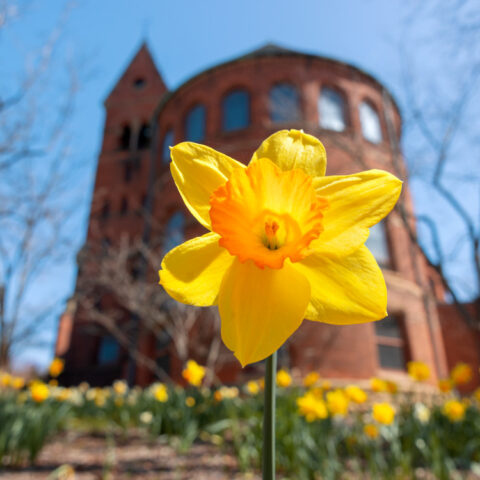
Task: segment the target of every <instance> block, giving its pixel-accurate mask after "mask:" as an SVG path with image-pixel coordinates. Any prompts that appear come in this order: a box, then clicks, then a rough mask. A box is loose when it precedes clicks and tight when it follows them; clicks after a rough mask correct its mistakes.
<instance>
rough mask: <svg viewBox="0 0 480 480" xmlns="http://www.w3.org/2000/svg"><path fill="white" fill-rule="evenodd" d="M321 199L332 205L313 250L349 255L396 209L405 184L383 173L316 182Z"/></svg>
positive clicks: (324, 179)
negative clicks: (376, 225) (373, 226)
mask: <svg viewBox="0 0 480 480" xmlns="http://www.w3.org/2000/svg"><path fill="white" fill-rule="evenodd" d="M313 185H314V187H315V190H316V192H317V195H319V196H321V197H324V198H326V199H327V201H328V205H329V207H328V209H327V210H325V212H324V218H323V227H324V230H323V232H322V234H321V235H320V237H319V238H318V239H317V240H315V241H314V242H312V243H311V248H312V249H313V250H315V251H317V252H323V253H325V254H327V255H342V256H343V255H348V254H350V253H352V252H353V251H355V250H356V249H357V248H358V247H359V246H360V245H362V244H363V243H365V241H366V240H367V238H368V234H369V231H368V228H369V227H371V226H372V225H375V224H376V223H378V222H379V221H380V220H381V219H382V218H384V217H385V216H386V215H387V214H388V213H389V212H390V210H392V208H393V207H394V205H395V202H396V201H397V200H398V197H399V196H400V192H401V190H402V182H401V181H400V180H399V179H398V178H397V177H395V176H394V175H392V174H390V173H388V172H384V171H383V170H368V171H366V172H360V173H356V174H354V175H338V176H329V177H317V178H314V179H313Z"/></svg>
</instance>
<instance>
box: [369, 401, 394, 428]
mask: <svg viewBox="0 0 480 480" xmlns="http://www.w3.org/2000/svg"><path fill="white" fill-rule="evenodd" d="M372 416H373V418H374V419H375V421H377V422H378V423H381V424H382V425H391V424H392V423H393V420H394V419H395V409H394V408H393V407H392V406H391V405H390V404H389V403H374V404H373V411H372Z"/></svg>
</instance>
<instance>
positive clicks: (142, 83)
mask: <svg viewBox="0 0 480 480" xmlns="http://www.w3.org/2000/svg"><path fill="white" fill-rule="evenodd" d="M146 84H147V81H146V80H145V79H144V78H141V77H139V78H136V79H135V80H134V82H133V86H134V87H135V88H136V89H137V90H141V89H142V88H143V87H144V86H145V85H146Z"/></svg>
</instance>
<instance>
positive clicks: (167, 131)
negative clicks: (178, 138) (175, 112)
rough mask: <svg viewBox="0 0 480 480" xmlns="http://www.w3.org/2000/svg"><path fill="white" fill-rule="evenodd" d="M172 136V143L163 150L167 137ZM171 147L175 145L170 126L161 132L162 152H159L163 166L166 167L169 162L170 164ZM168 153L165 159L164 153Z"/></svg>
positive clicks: (172, 129)
mask: <svg viewBox="0 0 480 480" xmlns="http://www.w3.org/2000/svg"><path fill="white" fill-rule="evenodd" d="M170 134H171V136H172V143H171V145H168V146H167V147H166V148H165V145H166V140H167V137H168V135H170ZM173 145H175V130H174V128H173V127H172V126H169V127H168V128H166V129H165V131H164V132H163V137H162V150H161V160H162V164H163V165H167V164H168V163H169V162H170V148H169V147H173ZM166 152H168V156H167V157H166V156H165V153H166Z"/></svg>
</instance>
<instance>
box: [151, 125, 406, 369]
mask: <svg viewBox="0 0 480 480" xmlns="http://www.w3.org/2000/svg"><path fill="white" fill-rule="evenodd" d="M171 156H172V163H171V172H172V176H173V178H174V180H175V183H176V185H177V188H178V190H179V192H180V194H181V196H182V198H183V200H184V202H185V204H186V206H187V207H188V209H189V210H190V212H191V213H192V214H193V215H194V217H195V218H196V219H197V220H198V221H199V222H200V223H201V224H202V225H203V226H204V227H206V228H207V229H208V230H210V232H209V233H207V234H205V235H203V236H201V237H197V238H194V239H192V240H189V241H187V242H185V243H183V244H182V245H180V246H178V247H176V248H175V249H173V250H172V251H170V252H169V253H168V254H167V255H166V256H165V258H164V259H163V261H162V265H161V270H160V272H159V274H160V283H161V285H162V286H163V287H164V288H165V290H166V291H167V292H168V293H169V294H170V295H171V296H172V297H173V298H174V299H176V300H178V301H179V302H182V303H187V304H193V305H197V306H210V305H218V309H219V312H220V317H221V320H222V328H221V333H222V339H223V341H224V343H225V345H226V346H227V347H228V348H229V349H230V350H232V351H233V352H234V354H235V356H236V357H237V358H238V360H239V361H240V363H241V364H242V366H245V365H247V364H249V363H254V362H257V361H260V360H262V359H264V358H266V357H268V356H269V355H271V354H272V353H273V352H275V351H276V350H278V348H279V347H280V346H281V345H282V344H283V343H284V342H285V341H286V340H287V339H288V338H289V337H290V335H292V334H293V332H294V331H295V330H296V329H297V328H298V327H299V326H300V324H301V323H302V320H303V319H304V318H307V319H308V320H314V321H319V322H326V323H332V324H336V325H345V324H353V323H363V322H370V321H373V320H378V319H380V318H383V317H385V316H386V303H387V293H386V287H385V281H384V279H383V275H382V272H381V270H380V268H379V267H378V265H377V263H376V261H375V259H374V258H373V256H372V254H371V253H370V252H369V251H368V249H367V248H366V247H365V245H364V243H365V241H366V239H367V237H368V233H369V227H371V226H372V225H374V224H376V223H377V222H379V221H380V220H381V219H382V218H383V217H385V216H386V215H387V214H388V213H389V212H390V210H391V209H392V208H393V206H394V204H395V202H396V201H397V199H398V196H399V195H400V190H401V182H400V180H398V179H397V178H396V177H394V176H393V175H391V174H389V173H387V172H383V171H381V170H370V171H367V172H361V173H357V174H354V175H346V176H332V177H326V176H324V175H325V168H326V154H325V149H324V147H323V145H322V143H321V142H320V141H319V140H317V139H316V138H314V137H312V136H311V135H307V134H305V133H303V132H300V131H298V130H291V131H287V130H283V131H280V132H277V133H275V134H273V135H272V136H270V137H269V138H267V139H266V140H265V141H264V142H263V143H262V144H261V145H260V147H259V149H258V150H257V151H256V152H255V153H254V155H253V157H252V160H251V161H250V163H249V165H248V166H247V167H245V165H243V164H242V163H239V162H237V161H236V160H233V159H232V158H230V157H228V156H226V155H223V154H221V153H219V152H217V151H215V150H213V149H211V148H209V147H206V146H204V145H199V144H195V143H191V142H184V143H180V144H179V145H176V146H175V147H173V148H172V150H171Z"/></svg>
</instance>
